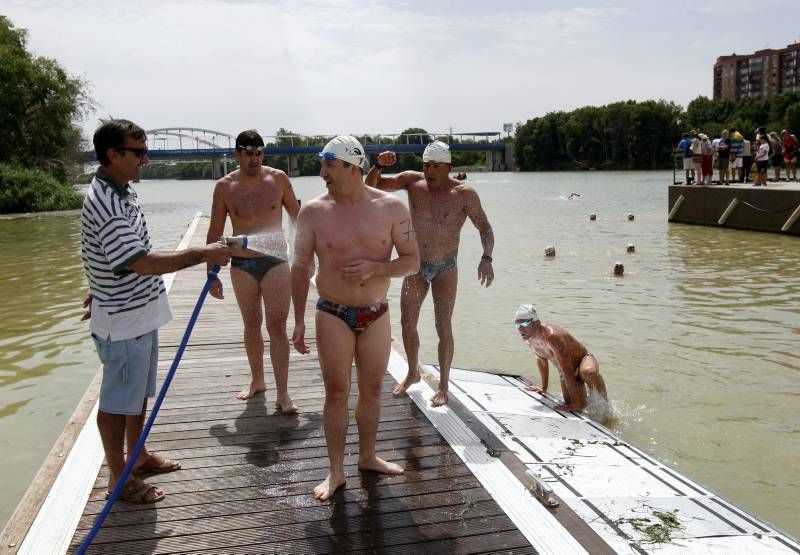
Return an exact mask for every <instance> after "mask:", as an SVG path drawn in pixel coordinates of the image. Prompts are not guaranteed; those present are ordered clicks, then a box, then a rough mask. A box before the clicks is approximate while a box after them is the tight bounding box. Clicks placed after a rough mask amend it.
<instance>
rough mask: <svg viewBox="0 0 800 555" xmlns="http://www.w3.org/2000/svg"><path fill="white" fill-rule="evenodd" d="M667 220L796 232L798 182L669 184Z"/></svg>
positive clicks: (799, 203)
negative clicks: (703, 184)
mask: <svg viewBox="0 0 800 555" xmlns="http://www.w3.org/2000/svg"><path fill="white" fill-rule="evenodd" d="M667 211H668V213H669V221H670V222H675V223H685V224H699V225H707V226H714V227H729V228H734V229H747V230H752V231H770V232H773V233H783V234H786V235H800V184H798V183H794V182H779V183H775V182H768V184H767V186H766V187H754V186H753V184H752V183H732V184H731V185H707V186H702V185H670V187H669V194H668V198H667Z"/></svg>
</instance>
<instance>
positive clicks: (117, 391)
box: [92, 330, 158, 415]
mask: <svg viewBox="0 0 800 555" xmlns="http://www.w3.org/2000/svg"><path fill="white" fill-rule="evenodd" d="M92 340H94V346H95V348H96V349H97V354H98V355H99V356H100V362H102V363H103V381H102V384H101V385H100V410H101V411H103V412H106V413H109V414H124V415H137V414H141V412H142V407H143V406H144V400H145V398H146V397H153V396H154V395H155V394H156V373H157V371H158V330H153V331H151V332H150V333H146V334H144V335H141V336H139V337H134V338H131V339H121V340H119V341H112V340H111V339H101V338H100V337H97V336H96V335H95V334H92Z"/></svg>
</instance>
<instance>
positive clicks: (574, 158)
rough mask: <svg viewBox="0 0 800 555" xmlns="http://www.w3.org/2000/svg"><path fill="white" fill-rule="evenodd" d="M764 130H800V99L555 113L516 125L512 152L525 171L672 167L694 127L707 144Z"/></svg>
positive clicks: (698, 101)
mask: <svg viewBox="0 0 800 555" xmlns="http://www.w3.org/2000/svg"><path fill="white" fill-rule="evenodd" d="M760 125H764V126H766V127H767V130H768V131H771V130H775V131H780V130H781V129H784V128H786V129H789V130H790V131H793V132H794V133H796V134H797V133H798V131H800V93H785V94H782V95H779V96H777V97H775V98H773V99H771V100H765V99H755V98H747V99H743V100H742V101H741V102H739V103H736V102H732V101H730V100H711V99H709V98H706V97H704V96H699V97H697V98H695V99H694V100H692V101H691V102H690V103H689V105H688V106H687V108H686V111H685V112H684V111H683V110H682V109H681V107H680V106H678V105H677V104H675V103H673V102H666V101H664V100H659V101H654V100H648V101H644V102H635V101H632V100H629V101H627V102H615V103H613V104H608V105H606V106H599V107H598V106H585V107H583V108H578V109H577V110H573V111H572V112H551V113H549V114H546V115H545V116H542V117H538V118H533V119H530V120H528V121H527V122H526V123H524V124H518V125H517V131H516V137H515V139H516V141H515V145H514V153H515V156H516V159H517V163H518V164H519V168H520V169H522V170H525V171H537V170H575V169H630V170H637V169H639V170H644V169H659V168H664V169H666V168H671V167H672V164H673V154H672V152H673V148H674V146H675V144H676V143H677V141H678V139H679V137H680V135H681V133H683V132H686V131H689V130H690V129H692V128H694V129H697V130H701V131H703V132H704V133H706V134H708V135H709V136H710V137H717V136H719V135H720V133H721V131H722V129H723V128H729V127H735V128H736V129H738V130H739V131H741V132H742V133H743V134H744V135H746V136H752V133H753V130H754V129H755V128H756V127H757V126H760Z"/></svg>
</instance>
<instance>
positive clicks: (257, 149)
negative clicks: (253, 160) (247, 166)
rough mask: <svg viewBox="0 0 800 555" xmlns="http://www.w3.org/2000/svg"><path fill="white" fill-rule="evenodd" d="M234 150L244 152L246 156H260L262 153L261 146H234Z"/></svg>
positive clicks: (262, 148)
mask: <svg viewBox="0 0 800 555" xmlns="http://www.w3.org/2000/svg"><path fill="white" fill-rule="evenodd" d="M236 150H241V151H243V152H246V153H248V154H261V153H262V152H264V147H263V146H253V145H247V146H242V145H236Z"/></svg>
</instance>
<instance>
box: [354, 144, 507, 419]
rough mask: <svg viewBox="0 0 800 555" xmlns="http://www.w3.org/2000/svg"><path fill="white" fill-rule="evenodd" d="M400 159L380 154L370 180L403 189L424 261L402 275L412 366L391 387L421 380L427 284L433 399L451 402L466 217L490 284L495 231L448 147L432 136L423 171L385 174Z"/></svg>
mask: <svg viewBox="0 0 800 555" xmlns="http://www.w3.org/2000/svg"><path fill="white" fill-rule="evenodd" d="M396 161H397V155H396V154H395V153H394V152H391V151H386V152H381V153H380V154H379V155H378V160H377V163H376V164H375V165H374V166H373V167H372V169H371V170H370V171H369V174H368V175H367V184H368V185H370V186H372V187H377V188H378V189H381V190H384V191H398V190H400V189H405V190H406V192H407V193H408V204H409V206H410V207H411V218H412V222H413V224H414V232H415V233H416V235H417V242H418V243H419V249H420V254H421V255H422V260H423V262H422V264H421V265H420V268H419V272H417V273H416V274H414V275H412V276H408V277H407V278H405V280H403V287H402V289H401V294H400V295H401V296H400V320H401V323H402V326H403V347H404V348H405V351H406V356H407V358H408V372H407V373H406V377H405V379H403V381H402V382H400V383H399V384H397V386H396V387H395V388H394V390H393V393H394V394H395V395H401V394H403V393H405V391H406V390H407V389H408V388H409V387H411V386H412V385H413V384H415V383H417V382H418V381H419V380H420V371H419V333H418V332H417V322H418V321H419V314H420V310H421V308H422V303H423V302H424V301H425V297H427V296H428V290H429V289H430V290H431V293H432V295H433V307H434V311H433V313H434V318H435V319H436V333H437V335H438V336H439V348H438V353H439V387H438V390H437V391H436V394H435V395H434V396H433V398H432V399H431V405H433V406H439V405H443V404H445V403H446V402H447V392H448V381H449V377H450V364H451V363H452V361H453V352H454V350H455V344H454V341H453V325H452V317H453V309H454V307H455V302H456V293H457V291H458V269H457V268H456V258H457V257H458V244H459V240H460V236H461V229H462V228H463V227H464V223H465V222H466V220H467V218H469V220H470V221H471V222H472V224H473V225H474V226H475V228H476V229H477V230H478V233H480V238H481V246H482V247H483V256H481V258H480V260H479V261H478V265H477V270H478V272H477V275H478V281H480V282H481V284H482V285H486V287H489V285H491V283H492V280H493V279H494V269H493V268H492V250H493V249H494V233H493V232H492V226H491V225H489V220H488V218H487V217H486V213H485V212H484V211H483V208H482V207H481V200H480V198H479V197H478V193H477V192H476V191H475V189H473V188H472V187H470V186H469V185H467V184H466V183H464V182H462V181H459V180H458V179H455V178H453V177H450V170H452V168H453V164H452V159H451V155H450V147H449V146H448V145H447V144H445V143H443V142H441V141H434V142H432V143H430V144H428V146H427V147H425V152H423V154H422V171H421V172H416V171H405V172H401V173H399V174H397V175H395V176H392V177H383V176H382V175H381V170H382V169H383V168H384V167H387V166H392V165H394V164H395V162H396Z"/></svg>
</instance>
